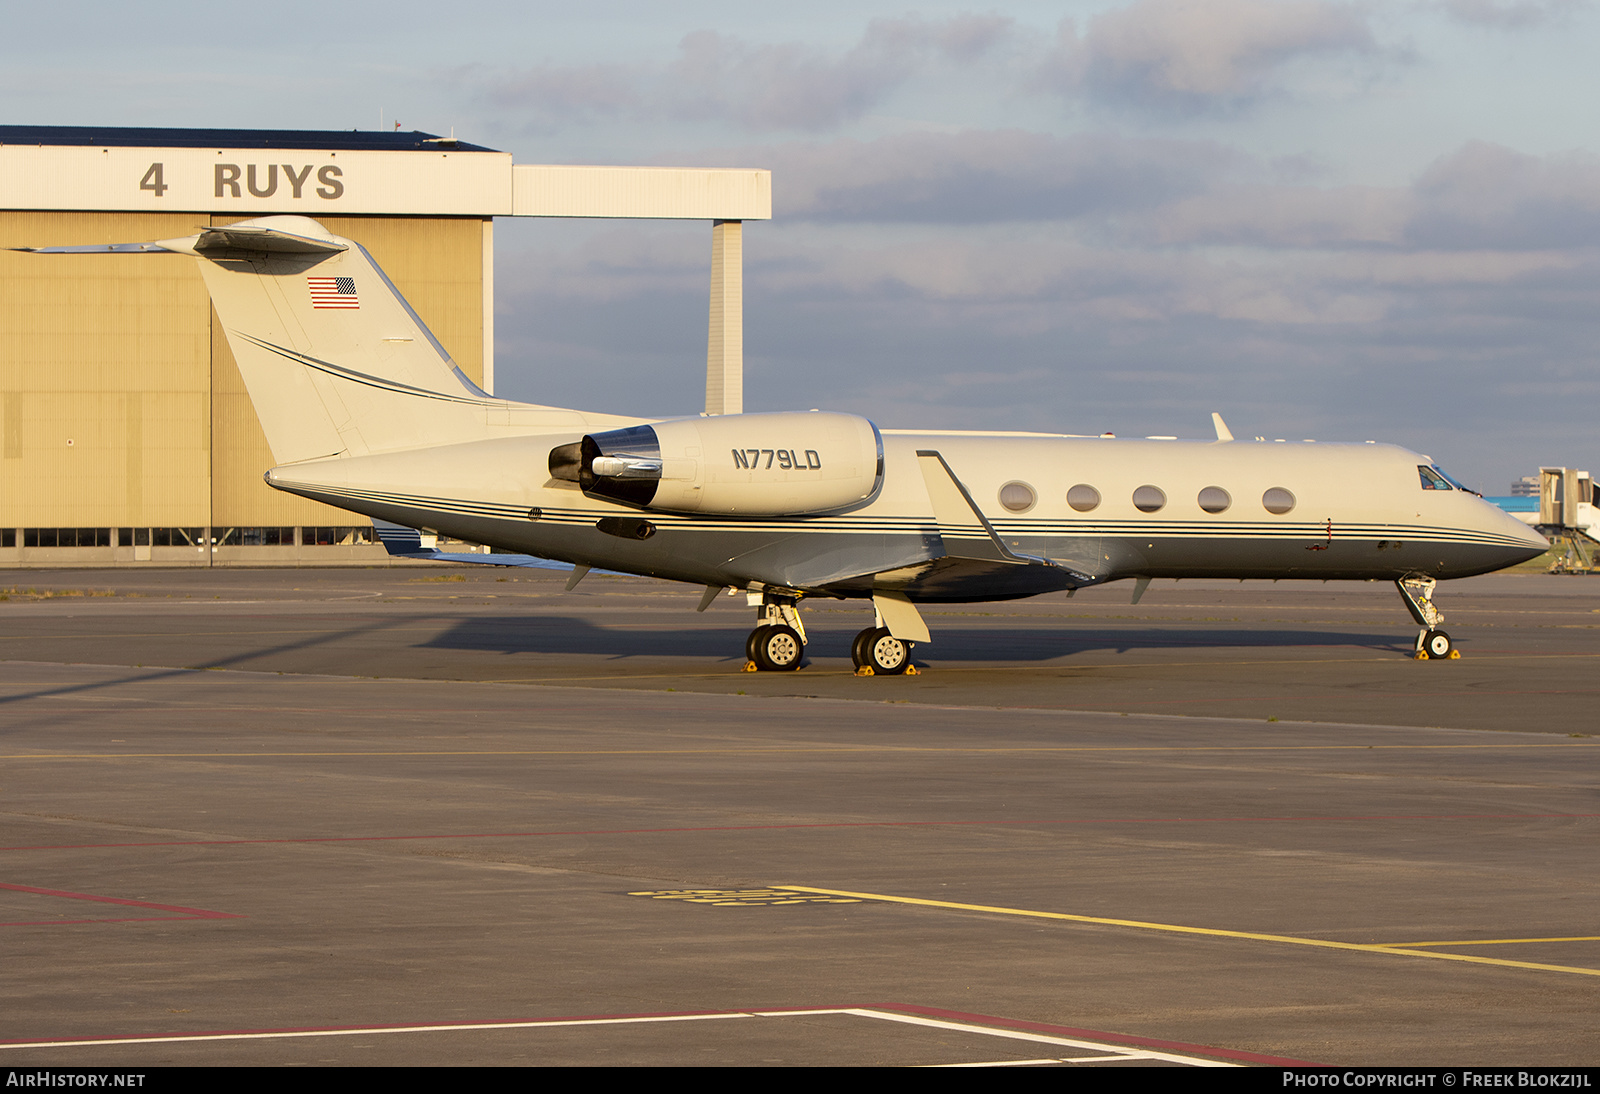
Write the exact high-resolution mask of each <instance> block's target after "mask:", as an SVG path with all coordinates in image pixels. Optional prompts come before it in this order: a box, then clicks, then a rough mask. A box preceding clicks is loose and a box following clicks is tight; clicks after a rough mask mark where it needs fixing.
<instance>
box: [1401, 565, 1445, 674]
mask: <svg viewBox="0 0 1600 1094" xmlns="http://www.w3.org/2000/svg"><path fill="white" fill-rule="evenodd" d="M1438 584H1439V583H1438V582H1437V581H1435V580H1434V579H1433V578H1431V577H1403V578H1401V579H1400V580H1398V581H1396V582H1395V583H1394V586H1395V588H1397V589H1399V590H1400V597H1401V599H1403V600H1404V601H1405V602H1406V608H1407V610H1408V611H1410V612H1411V618H1412V619H1415V620H1416V621H1417V626H1419V627H1421V628H1422V629H1421V631H1420V632H1418V634H1417V649H1416V653H1415V654H1414V655H1413V656H1414V657H1415V658H1416V660H1418V661H1455V660H1459V659H1460V657H1461V651H1460V650H1458V649H1456V648H1455V645H1454V643H1452V642H1451V641H1450V636H1449V635H1448V634H1446V633H1445V632H1444V631H1442V630H1440V629H1439V624H1440V623H1443V622H1444V613H1443V612H1441V611H1440V610H1439V609H1438V608H1435V607H1434V606H1433V590H1434V589H1435V588H1436V587H1437V586H1438Z"/></svg>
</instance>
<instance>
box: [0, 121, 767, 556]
mask: <svg viewBox="0 0 1600 1094" xmlns="http://www.w3.org/2000/svg"><path fill="white" fill-rule="evenodd" d="M273 213H298V214H301V215H305V216H311V217H313V218H315V219H316V220H318V221H321V222H322V223H323V224H325V225H326V226H327V227H328V228H329V229H330V230H331V231H333V232H335V233H337V234H339V235H345V236H349V237H351V238H354V239H358V240H359V241H360V242H361V244H362V245H363V246H365V247H366V248H367V250H369V251H370V252H371V253H372V255H373V257H374V258H376V259H377V261H378V263H379V265H381V266H382V267H383V269H384V272H386V273H387V274H388V275H389V277H390V279H391V280H393V281H394V283H395V285H396V286H397V287H398V288H399V290H400V292H401V293H402V294H403V295H404V296H405V297H406V299H407V300H408V301H409V302H410V303H411V305H412V307H413V308H415V309H416V311H417V313H418V314H419V315H421V317H422V318H423V320H424V322H426V323H427V325H428V327H429V328H430V329H431V330H432V331H433V333H434V334H435V335H436V336H437V337H438V339H439V341H440V342H441V343H442V344H443V345H444V346H445V348H446V350H447V351H448V352H449V353H450V355H451V356H452V357H453V358H454V359H455V361H456V363H457V364H458V365H459V366H460V367H461V369H462V371H463V372H465V373H466V374H467V375H468V376H469V377H471V378H472V380H473V381H475V382H476V383H478V384H479V385H480V386H482V387H483V388H484V389H485V390H487V391H490V392H492V391H493V390H494V218H495V217H497V216H560V217H627V218H634V217H638V218H672V219H701V220H708V221H711V222H712V225H713V227H712V232H711V235H712V246H711V268H710V279H709V281H710V294H711V295H710V307H709V311H708V338H707V404H706V410H707V413H737V412H738V411H739V410H740V409H742V401H743V396H742V376H741V369H742V363H743V359H742V354H743V342H742V249H741V243H742V238H741V224H742V222H743V221H745V220H755V219H767V218H769V217H770V216H771V215H772V201H771V176H770V174H769V173H768V172H766V171H762V170H753V169H752V170H744V169H697V168H646V167H586V166H546V165H523V164H514V163H513V162H512V157H511V155H510V154H509V153H505V152H497V151H495V150H493V149H489V148H483V147H480V146H478V145H473V144H468V143H466V142H464V141H457V140H455V139H454V138H448V137H437V136H433V135H431V134H427V133H418V132H412V133H383V132H361V131H351V132H338V131H329V132H301V131H277V130H206V129H93V128H63V127H49V126H0V248H15V247H38V246H61V245H73V244H97V243H124V242H136V241H143V240H156V239H169V238H173V237H177V236H186V235H192V234H193V233H194V232H195V231H196V230H197V229H198V228H200V227H203V226H207V225H218V224H229V223H232V222H234V221H238V220H245V219H249V218H251V217H259V216H266V215H269V214H273ZM272 463H273V460H272V457H271V454H270V452H269V450H268V448H267V443H266V439H265V437H264V436H263V435H262V432H261V427H260V425H259V423H258V422H257V421H256V416H255V412H254V410H253V408H252V407H251V404H250V399H249V396H248V395H247V394H246V392H245V388H244V383H243V381H242V379H241V378H240V375H239V371H238V368H237V366H236V365H235V364H234V361H233V357H232V354H231V353H230V351H229V349H228V343H227V339H226V338H225V337H224V335H223V332H222V331H221V330H220V329H219V327H218V325H217V323H216V321H215V315H214V313H213V312H212V309H211V304H210V299H209V297H208V296H207V294H206V289H205V285H204V283H203V282H202V280H201V277H200V273H199V270H198V269H197V268H196V265H195V263H194V261H193V260H192V259H186V258H183V257H179V256H171V255H93V256H77V255H51V256H44V255H30V254H23V253H18V252H15V251H11V250H0V566H5V567H29V566H51V567H59V566H107V565H130V566H136V565H151V564H153V565H168V566H170V565H250V564H269V565H270V564H277V565H284V564H294V563H297V562H299V563H313V564H326V563H336V562H359V561H376V560H381V559H382V558H384V557H386V556H385V555H384V552H383V549H382V547H381V546H376V545H374V543H373V539H372V531H371V526H370V524H365V523H361V524H353V523H352V522H353V521H356V520H358V519H359V518H355V517H353V516H352V515H351V514H349V513H346V512H344V511H342V510H339V509H333V508H330V507H328V506H325V505H321V504H319V503H316V502H312V501H308V500H305V499H302V498H297V497H293V496H291V495H287V494H282V493H279V492H277V491H275V490H272V489H270V488H269V487H267V486H266V485H265V483H263V482H262V478H261V476H262V473H263V472H264V471H265V470H266V469H267V468H269V467H271V466H272Z"/></svg>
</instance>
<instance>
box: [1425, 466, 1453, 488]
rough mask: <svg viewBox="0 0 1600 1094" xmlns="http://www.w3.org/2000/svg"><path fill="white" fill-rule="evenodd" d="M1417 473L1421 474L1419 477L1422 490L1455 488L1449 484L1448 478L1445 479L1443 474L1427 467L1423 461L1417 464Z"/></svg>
mask: <svg viewBox="0 0 1600 1094" xmlns="http://www.w3.org/2000/svg"><path fill="white" fill-rule="evenodd" d="M1417 474H1418V475H1419V476H1421V478H1422V488H1423V489H1424V490H1454V489H1455V487H1454V486H1452V485H1451V484H1450V480H1449V479H1447V478H1445V477H1444V476H1443V475H1441V474H1439V472H1437V471H1435V470H1434V469H1433V468H1431V467H1429V466H1428V465H1427V464H1423V463H1419V464H1417Z"/></svg>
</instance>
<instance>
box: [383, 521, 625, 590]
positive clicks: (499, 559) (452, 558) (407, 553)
mask: <svg viewBox="0 0 1600 1094" xmlns="http://www.w3.org/2000/svg"><path fill="white" fill-rule="evenodd" d="M372 530H373V531H374V532H376V533H378V540H379V542H381V543H382V544H383V549H384V550H386V551H388V552H389V554H390V555H391V556H392V557H394V558H408V559H412V560H414V561H417V562H460V563H465V564H468V565H477V566H521V567H524V568H527V569H534V570H570V569H571V568H572V567H571V564H569V563H566V562H556V561H554V560H552V559H548V558H535V557H534V556H533V555H516V554H510V553H504V552H495V553H493V554H487V555H480V554H472V553H468V552H466V551H440V550H438V549H437V548H434V547H424V546H423V545H422V533H421V532H420V531H419V530H418V529H416V528H407V527H405V526H404V525H402V524H391V523H390V522H388V521H386V520H373V522H372ZM429 538H430V539H431V538H433V537H431V536H430V537H429ZM584 569H585V570H587V569H588V567H584ZM594 572H595V573H597V574H611V571H610V570H596V571H594ZM613 576H615V575H613Z"/></svg>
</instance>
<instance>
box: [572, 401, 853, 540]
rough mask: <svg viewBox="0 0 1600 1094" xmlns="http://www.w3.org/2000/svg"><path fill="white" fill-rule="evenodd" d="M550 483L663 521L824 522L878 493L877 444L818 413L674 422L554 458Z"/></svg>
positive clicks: (601, 439)
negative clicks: (677, 516) (717, 517)
mask: <svg viewBox="0 0 1600 1094" xmlns="http://www.w3.org/2000/svg"><path fill="white" fill-rule="evenodd" d="M550 474H551V475H552V476H554V477H555V478H558V479H565V480H567V481H569V482H576V483H577V484H578V485H579V486H580V487H582V488H583V492H584V493H585V494H587V495H589V496H590V497H593V498H605V499H607V500H608V501H616V502H621V503H623V504H624V505H632V506H636V507H638V508H640V509H655V510H660V511H661V512H667V513H719V514H725V515H728V516H752V517H779V516H801V515H805V514H810V513H830V512H833V511H835V510H838V509H844V508H846V507H848V506H851V505H855V504H858V503H860V502H863V501H866V500H868V499H870V498H871V497H872V496H873V495H874V494H876V493H877V492H878V488H879V487H880V486H881V485H882V484H883V438H882V437H881V436H879V434H878V427H877V426H875V425H873V424H872V423H871V422H869V421H867V419H865V418H861V417H857V416H856V415H854V414H834V413H823V412H821V411H816V410H813V411H809V412H796V413H787V414H725V415H720V416H717V417H711V418H675V419H672V420H670V421H665V422H656V423H654V424H653V425H637V426H631V427H629V428H627V429H613V430H609V431H607V432H605V433H592V434H590V435H588V436H586V437H584V438H583V440H581V441H579V442H577V443H576V444H564V445H562V446H561V447H559V448H555V449H552V450H551V452H550Z"/></svg>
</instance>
